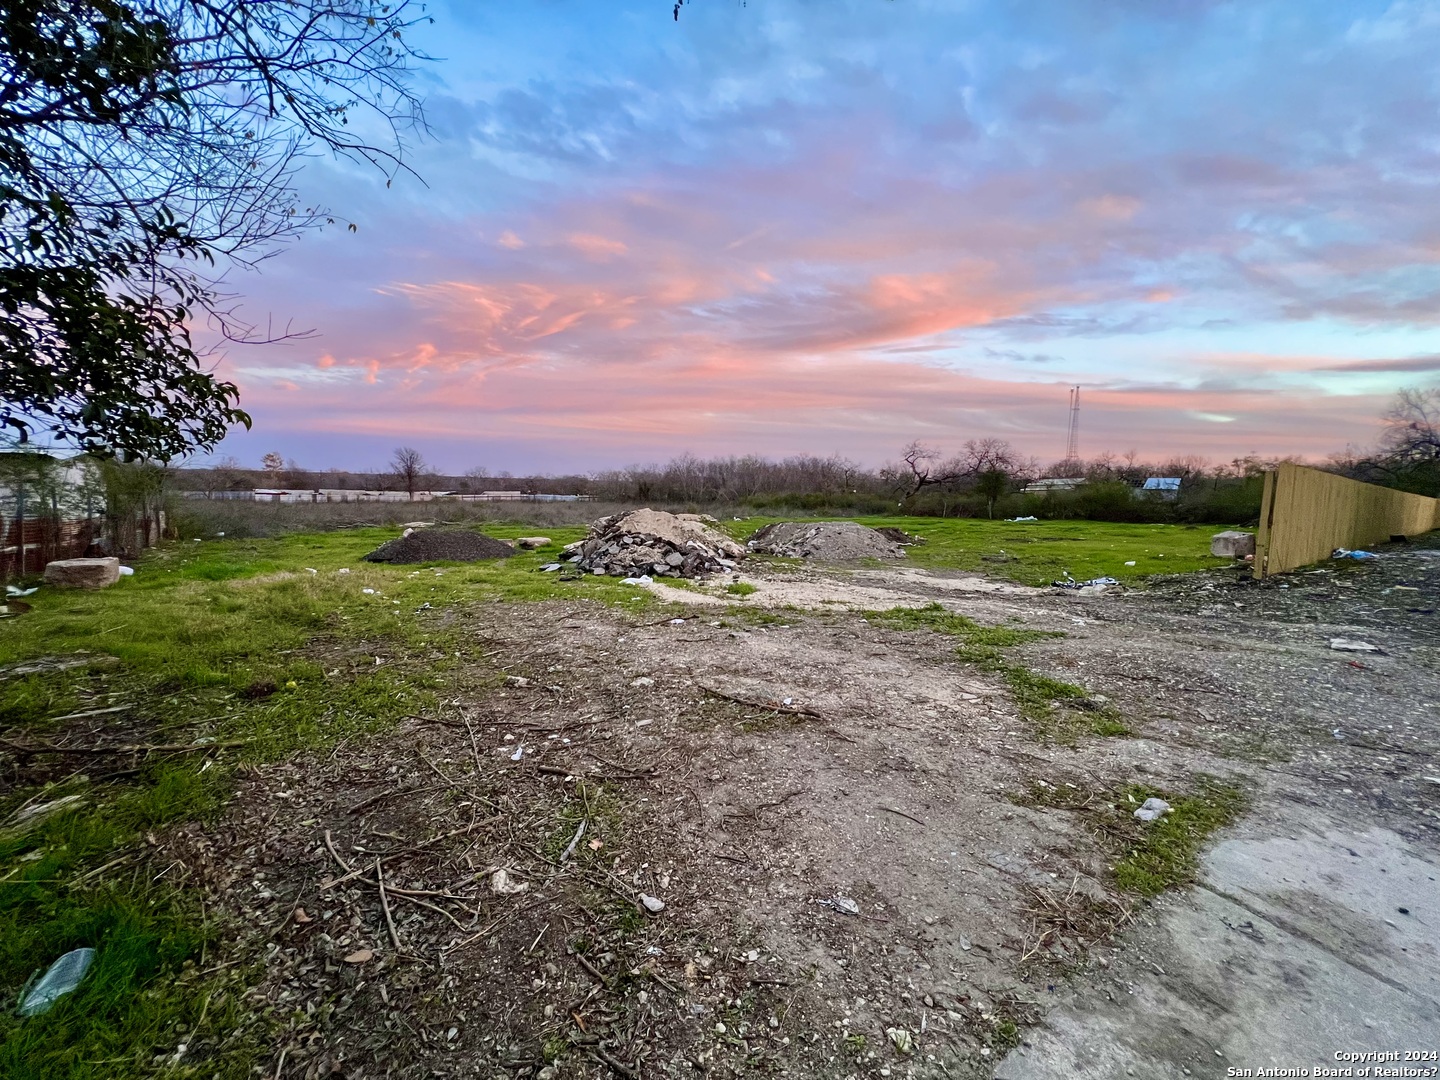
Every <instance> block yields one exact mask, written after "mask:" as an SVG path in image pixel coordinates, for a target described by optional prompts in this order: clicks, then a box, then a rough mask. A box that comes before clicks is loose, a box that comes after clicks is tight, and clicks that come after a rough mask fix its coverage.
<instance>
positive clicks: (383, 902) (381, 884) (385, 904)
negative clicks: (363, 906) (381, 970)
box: [375, 859, 400, 953]
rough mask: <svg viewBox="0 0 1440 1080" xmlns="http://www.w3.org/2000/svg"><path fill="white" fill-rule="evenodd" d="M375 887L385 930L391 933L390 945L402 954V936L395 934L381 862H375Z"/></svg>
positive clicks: (377, 860)
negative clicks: (377, 891)
mask: <svg viewBox="0 0 1440 1080" xmlns="http://www.w3.org/2000/svg"><path fill="white" fill-rule="evenodd" d="M375 886H376V888H378V889H379V890H380V910H381V911H383V912H384V913H385V929H386V930H387V931H389V933H390V944H391V945H393V946H395V951H396V952H397V953H398V952H400V935H399V934H397V933H396V932H395V920H394V919H393V918H391V916H390V898H389V897H387V896H386V895H385V874H384V871H382V870H381V869H380V860H379V859H376V860H375Z"/></svg>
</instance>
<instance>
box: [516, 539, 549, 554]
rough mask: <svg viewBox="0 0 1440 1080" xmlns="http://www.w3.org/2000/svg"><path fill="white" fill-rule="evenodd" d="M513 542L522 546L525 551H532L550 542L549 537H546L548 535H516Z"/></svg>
mask: <svg viewBox="0 0 1440 1080" xmlns="http://www.w3.org/2000/svg"><path fill="white" fill-rule="evenodd" d="M515 543H516V545H517V546H519V547H522V548H525V549H526V550H527V551H533V550H534V549H535V548H542V547H544V546H545V545H546V544H548V543H550V537H548V536H520V537H516V539H515Z"/></svg>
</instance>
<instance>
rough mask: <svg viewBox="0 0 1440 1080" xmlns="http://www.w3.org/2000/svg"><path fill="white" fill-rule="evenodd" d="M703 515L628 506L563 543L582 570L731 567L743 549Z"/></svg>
mask: <svg viewBox="0 0 1440 1080" xmlns="http://www.w3.org/2000/svg"><path fill="white" fill-rule="evenodd" d="M715 524H716V521H715V519H714V518H712V517H710V516H709V515H706V514H669V513H666V512H665V511H663V510H649V509H646V510H630V511H627V512H626V513H623V514H615V515H613V516H611V517H606V518H601V519H600V520H599V521H597V522H595V523H594V524H592V525H591V526H590V533H589V535H587V536H586V537H585V539H584V540H579V541H576V542H575V543H573V544H570V545H569V546H568V547H566V548H565V557H566V558H567V559H568V560H569V561H570V562H571V563H573V564H574V565H575V566H576V567H578V568H579V569H581V570H588V571H589V572H590V573H592V574H609V575H611V576H613V577H642V576H645V575H650V576H659V577H697V576H699V575H700V574H708V573H714V572H715V571H717V570H733V569H735V566H736V562H737V560H739V559H742V558H744V557H745V549H744V548H743V547H741V546H740V545H739V544H737V543H736V542H735V541H734V540H731V539H730V538H729V537H728V536H726V535H725V534H724V533H722V532H720V530H718V529H714V528H711V526H712V525H715Z"/></svg>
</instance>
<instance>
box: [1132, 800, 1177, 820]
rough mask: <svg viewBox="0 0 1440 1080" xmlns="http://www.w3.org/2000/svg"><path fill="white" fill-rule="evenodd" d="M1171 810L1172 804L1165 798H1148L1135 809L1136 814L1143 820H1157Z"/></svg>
mask: <svg viewBox="0 0 1440 1080" xmlns="http://www.w3.org/2000/svg"><path fill="white" fill-rule="evenodd" d="M1169 812H1170V804H1169V803H1168V802H1166V801H1165V800H1164V799H1146V800H1145V802H1144V803H1143V804H1142V805H1141V806H1140V807H1139V808H1138V809H1137V810H1136V811H1135V816H1136V817H1137V818H1139V819H1140V820H1141V821H1155V820H1156V819H1157V818H1162V817H1164V816H1165V815H1166V814H1168V813H1169Z"/></svg>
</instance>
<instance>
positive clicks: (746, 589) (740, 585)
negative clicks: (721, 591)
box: [725, 581, 757, 596]
mask: <svg viewBox="0 0 1440 1080" xmlns="http://www.w3.org/2000/svg"><path fill="white" fill-rule="evenodd" d="M725 591H726V592H727V593H729V594H730V595H731V596H749V595H750V594H751V593H753V592H756V591H757V590H756V588H755V586H754V585H751V584H750V583H749V582H748V581H732V582H731V583H730V584H729V585H726V586H725Z"/></svg>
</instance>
